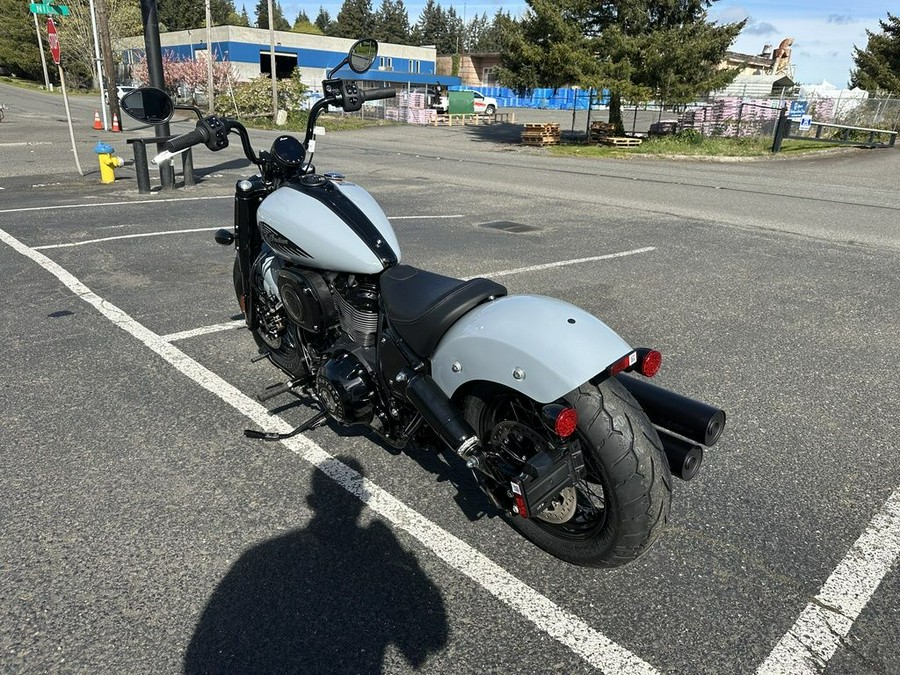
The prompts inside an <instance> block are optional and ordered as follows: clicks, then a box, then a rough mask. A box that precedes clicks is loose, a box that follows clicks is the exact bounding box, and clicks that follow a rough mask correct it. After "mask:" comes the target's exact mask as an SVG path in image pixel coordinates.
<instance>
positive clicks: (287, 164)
mask: <svg viewBox="0 0 900 675" xmlns="http://www.w3.org/2000/svg"><path fill="white" fill-rule="evenodd" d="M377 53H378V43H377V42H376V41H375V40H371V39H365V40H360V41H357V42H356V43H355V44H354V45H353V46H352V47H351V49H350V50H349V52H348V54H347V55H346V57H345V58H344V59H343V60H342V61H341V62H340V63H339V64H338V65H337V66H335V67H334V68H332V69H331V70H330V71H329V72H328V73H327V75H326V79H325V80H324V81H323V82H322V98H320V99H319V100H317V101H316V102H315V103H313V104H312V106H311V108H310V110H309V119H308V123H307V126H306V133H305V137H304V138H303V140H302V141H301V140H299V139H298V138H295V137H294V136H292V135H289V134H284V135H281V136H278V137H277V138H276V139H275V141H274V142H273V143H272V146H271V148H270V149H269V150H268V151H262V152H260V153H258V154H257V153H256V152H255V151H254V150H253V147H252V145H251V143H250V137H249V135H248V133H247V130H246V129H245V127H244V126H243V125H242V124H240V123H239V122H237V121H234V120H230V119H226V118H224V117H220V116H215V115H209V116H206V117H204V116H203V113H202V112H201V111H200V110H199V109H197V108H195V107H192V106H184V105H179V106H175V105H174V103H173V102H172V100H171V99H170V98H169V96H168V95H167V94H166V93H165V92H163V91H161V90H159V89H153V88H142V89H138V90H137V91H135V92H132V93H129V94H127V95H126V96H125V97H124V98H123V99H122V108H123V110H125V111H126V113H128V114H129V115H131V116H132V117H134V118H135V119H138V120H139V121H142V122H144V123H153V124H159V123H161V122H167V121H168V120H169V119H171V117H172V115H173V114H174V109H175V108H176V107H177V108H179V109H187V110H191V111H193V112H194V113H195V114H196V116H197V118H198V119H197V123H196V126H195V128H194V130H193V131H190V132H188V133H186V134H182V135H180V136H176V137H174V138H172V139H171V140H169V141H167V143H166V146H165V147H166V150H165V151H164V152H162V153H160V154H159V155H157V157H156V158H155V159H154V161H155V162H156V163H159V162H163V161H169V160H171V158H172V156H174V155H175V154H178V153H179V152H183V151H185V150H187V149H188V148H191V147H193V146H195V145H199V144H203V145H205V146H206V147H207V148H208V149H209V150H211V151H218V150H221V149H223V148H225V147H227V146H228V144H229V136H230V135H236V136H237V137H238V138H239V139H240V142H241V144H242V147H243V151H244V154H245V155H246V157H247V159H248V160H249V161H250V162H252V163H253V164H254V165H255V166H256V167H257V169H258V172H257V173H256V174H255V175H253V176H250V177H248V178H245V179H243V180H239V181H238V182H237V184H236V189H235V197H234V225H233V228H231V229H221V230H219V231H218V232H216V234H215V239H216V241H217V242H218V243H220V244H223V245H226V246H233V247H234V248H235V258H234V263H233V282H234V289H235V293H236V296H237V300H238V303H239V306H240V308H241V311H242V313H243V316H244V318H245V320H246V324H247V328H248V329H249V330H250V331H251V333H252V335H253V338H254V340H255V341H256V345H257V346H258V348H259V352H260V357H258V358H267V359H268V360H269V361H271V362H272V363H273V364H274V365H275V366H277V367H278V368H279V369H280V370H281V371H283V373H284V374H285V376H286V378H287V380H286V381H285V382H284V383H283V384H279V385H276V386H274V387H270V388H269V389H267V390H265V391H264V392H263V393H262V394H260V395H259V397H258V398H259V399H260V400H268V399H271V398H273V397H275V396H278V395H281V394H285V393H288V392H290V393H294V394H296V395H298V396H302V397H304V398H305V399H306V400H308V401H309V402H310V404H311V405H312V406H313V407H315V408H318V412H317V414H315V415H314V416H313V417H312V418H311V419H310V420H308V421H307V422H305V423H303V424H301V425H300V426H299V427H297V428H296V429H294V430H293V431H292V432H290V433H288V434H276V433H264V432H260V431H256V430H252V429H248V430H246V431H245V434H246V435H247V436H249V437H251V438H259V439H264V440H278V439H281V438H285V437H287V436H292V435H295V434H299V433H303V432H305V431H308V430H310V429H312V428H314V427H315V426H316V425H318V424H320V423H322V422H324V421H327V419H328V418H330V419H331V420H333V421H334V422H336V423H337V424H338V425H342V426H344V427H358V426H361V427H364V428H365V429H368V430H370V431H371V432H374V434H376V435H377V436H378V437H379V438H380V439H382V440H383V442H384V443H386V444H388V445H390V446H393V447H395V448H403V447H405V446H406V445H407V444H409V443H411V442H420V443H422V442H423V440H424V439H427V438H428V437H429V434H430V438H432V439H433V438H434V436H435V435H436V436H437V437H438V438H439V439H440V442H442V443H443V444H445V445H446V446H447V447H448V448H450V449H451V450H452V451H453V452H455V453H457V454H458V455H459V456H460V457H462V458H463V459H464V460H465V463H466V465H467V467H468V468H470V469H471V470H472V472H473V475H474V476H475V478H476V480H477V483H478V485H479V486H480V488H481V489H482V490H483V491H484V494H485V495H486V496H487V498H488V499H489V500H490V502H491V503H492V504H493V505H494V506H495V507H496V508H497V509H499V510H500V511H501V512H502V513H503V514H504V517H505V518H506V519H507V521H508V522H509V523H510V524H511V525H512V526H513V527H514V528H515V529H516V530H518V531H519V532H520V533H521V534H522V535H524V536H525V537H526V538H527V539H529V540H530V541H531V542H533V543H534V544H536V545H537V546H539V547H540V548H541V549H543V550H544V551H546V552H548V553H550V554H552V555H554V556H556V557H558V558H560V559H562V560H564V561H567V562H569V563H572V564H575V565H582V566H593V567H615V566H618V565H623V564H626V563H629V562H631V561H633V560H635V559H636V558H637V557H638V556H640V555H641V554H642V553H644V552H645V551H646V550H647V549H648V548H649V547H650V546H651V545H652V544H653V542H654V541H655V540H656V539H657V538H658V536H659V534H660V532H661V530H662V529H663V527H664V525H665V523H666V521H667V519H668V516H669V510H670V503H671V493H672V484H673V481H672V476H673V475H674V476H677V477H678V478H681V479H683V480H690V479H691V478H692V477H694V476H695V475H696V474H697V471H698V470H699V468H700V465H701V462H702V460H703V452H704V450H703V447H704V446H706V447H709V446H711V445H713V444H714V443H715V442H716V441H717V440H718V439H719V437H720V435H721V433H722V430H723V428H724V425H725V413H724V412H723V411H722V410H721V409H719V408H716V407H714V406H710V405H707V404H705V403H703V402H700V401H696V400H694V399H690V398H687V397H684V396H681V395H679V394H676V393H674V392H671V391H668V390H666V389H663V388H661V387H657V386H655V385H653V384H651V383H650V382H648V381H646V380H644V379H642V378H637V377H633V376H631V373H637V374H639V375H641V376H643V377H652V376H653V375H654V374H655V373H656V372H657V371H658V369H659V367H660V364H661V359H662V357H661V355H660V353H659V352H658V351H656V350H653V349H649V348H632V347H631V346H629V345H628V344H627V343H626V342H625V341H624V340H623V339H622V338H621V337H619V336H618V335H617V334H616V333H615V332H614V331H613V330H611V329H610V328H609V327H607V326H606V325H605V324H604V323H603V322H602V321H600V320H599V319H597V318H595V317H594V316H592V315H590V314H588V313H587V312H585V311H583V310H581V309H579V308H578V307H575V306H573V305H571V304H568V303H566V302H562V301H560V300H556V299H553V298H549V297H543V296H537V295H509V294H507V290H506V288H504V287H503V286H502V285H500V284H498V283H496V282H494V281H491V280H489V279H484V278H476V279H471V280H468V281H464V280H460V279H455V278H451V277H447V276H443V275H440V274H435V273H433V272H429V271H427V270H424V269H419V268H416V267H412V266H410V265H405V264H403V263H402V262H401V255H400V245H399V242H398V241H397V237H396V235H395V233H394V230H393V228H392V227H391V224H390V222H389V220H388V218H387V217H386V215H385V214H384V212H383V211H382V210H381V208H380V207H379V205H378V204H377V203H376V201H375V199H374V198H373V197H372V196H371V195H370V194H369V193H368V192H366V191H365V190H364V189H363V188H362V187H360V186H358V185H356V184H354V183H352V182H350V181H348V180H347V179H346V178H345V177H344V176H343V175H341V174H339V173H334V172H332V173H318V172H317V171H316V169H315V166H314V165H313V164H312V156H313V153H314V151H315V143H316V134H317V133H320V132H317V130H316V122H317V120H318V117H319V115H320V114H321V113H322V112H323V111H325V110H327V109H328V108H329V107H332V108H338V109H341V110H344V111H346V112H353V111H358V110H360V109H361V107H362V105H363V104H364V103H365V102H366V101H373V100H378V99H385V98H390V97H393V96H395V95H396V92H395V90H394V89H390V88H379V89H367V88H364V87H363V86H362V85H361V84H360V83H358V82H356V81H354V80H352V79H345V78H343V77H340V76H339V73H338V71H339V70H340V69H341V68H343V67H344V66H348V67H349V68H350V70H352V71H353V72H355V73H360V74H361V73H364V72H366V71H367V70H368V69H369V68H370V67H371V65H372V63H373V62H374V60H375V58H376V55H377ZM526 325H527V326H528V327H529V329H528V330H523V327H524V326H526Z"/></svg>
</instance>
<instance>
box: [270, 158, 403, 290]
mask: <svg viewBox="0 0 900 675" xmlns="http://www.w3.org/2000/svg"><path fill="white" fill-rule="evenodd" d="M257 221H258V223H259V231H260V234H261V235H262V238H263V240H264V241H265V242H266V243H267V244H268V245H269V246H270V247H271V248H272V250H273V251H274V252H275V253H276V254H277V255H279V256H281V257H283V258H285V259H287V260H289V261H291V262H293V263H296V264H298V265H303V266H304V267H313V268H317V269H326V270H332V271H335V272H350V273H355V274H378V273H379V272H381V271H382V270H384V269H385V267H389V266H391V265H396V264H397V263H398V262H400V244H399V243H398V241H397V236H396V234H394V228H392V227H391V223H390V221H388V219H387V216H386V215H385V214H384V211H382V210H381V207H380V206H379V205H378V203H377V202H376V201H375V199H374V198H373V197H372V195H370V194H369V193H368V192H366V191H365V190H364V189H363V188H361V187H359V186H358V185H355V184H354V183H348V182H345V181H338V180H330V179H328V178H325V177H323V176H318V175H308V176H303V177H302V178H299V179H296V180H293V181H290V182H289V183H286V184H285V185H283V186H282V187H280V188H278V189H277V190H275V192H273V193H272V194H270V195H269V196H268V197H266V198H265V199H264V200H263V202H262V204H260V207H259V211H258V215H257Z"/></svg>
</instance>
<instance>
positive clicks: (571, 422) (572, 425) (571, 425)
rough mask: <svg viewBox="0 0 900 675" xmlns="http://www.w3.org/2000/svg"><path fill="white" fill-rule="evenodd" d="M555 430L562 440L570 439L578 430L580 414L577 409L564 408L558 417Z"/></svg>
mask: <svg viewBox="0 0 900 675" xmlns="http://www.w3.org/2000/svg"><path fill="white" fill-rule="evenodd" d="M553 428H554V430H555V431H556V435H557V436H559V437H560V438H568V437H569V436H571V435H572V434H574V433H575V429H577V428H578V412H577V411H576V410H575V408H563V409H562V411H560V413H559V415H557V416H556V422H555V423H554V425H553Z"/></svg>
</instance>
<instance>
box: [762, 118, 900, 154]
mask: <svg viewBox="0 0 900 675" xmlns="http://www.w3.org/2000/svg"><path fill="white" fill-rule="evenodd" d="M794 125H796V128H797V131H809V130H811V129H812V128H813V127H815V130H816V131H815V135H813V136H809V135H805V134H799V133H792V130H793V128H794ZM801 125H802V126H801ZM823 129H840V134H838V135H837V137H829V138H822V130H823ZM857 132H862V133H863V134H868V138H867V140H859V139H851V138H850V135H851V134H852V133H857ZM876 136H886V137H887V139H886V140H885V141H878V142H876V141H875V138H876ZM787 139H792V140H798V141H818V142H820V143H834V144H837V145H855V146H861V147H864V148H889V147H893V146H894V145H895V144H896V142H897V132H896V131H893V130H892V129H870V128H868V127H854V126H850V125H848V124H832V123H830V122H816V121H813V120H806V124H805V125H803V121H802V120H796V119H791V118H790V117H788V116H787V112H786V110H782V111H781V116H780V117H779V118H778V124H777V125H776V127H775V140H774V141H773V142H772V152H780V151H781V144H782V143H783V142H784V141H785V140H787Z"/></svg>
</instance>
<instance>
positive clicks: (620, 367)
mask: <svg viewBox="0 0 900 675" xmlns="http://www.w3.org/2000/svg"><path fill="white" fill-rule="evenodd" d="M635 363H637V352H631V353H630V354H626V355H625V356H623V357H622V358H621V359H619V360H618V361H616V362H615V363H614V364H612V365H611V366H610V367H609V374H610V375H612V376H613V377H615V376H616V375H618V374H619V373H621V372H624V371H626V370H628V369H629V368H631V366H633V365H634V364H635Z"/></svg>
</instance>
